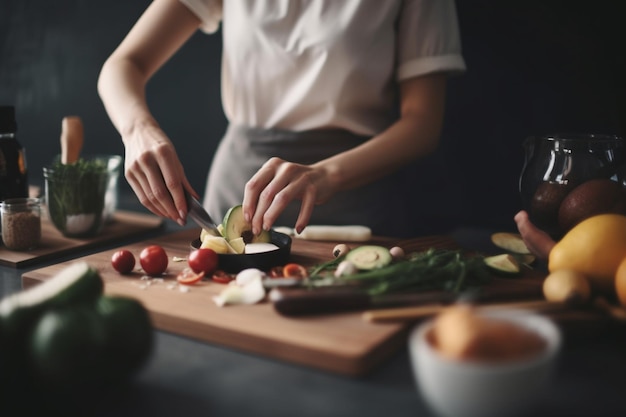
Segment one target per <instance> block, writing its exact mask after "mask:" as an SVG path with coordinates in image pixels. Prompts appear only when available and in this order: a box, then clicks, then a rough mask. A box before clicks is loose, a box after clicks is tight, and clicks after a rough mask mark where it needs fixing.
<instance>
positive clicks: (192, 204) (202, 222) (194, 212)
mask: <svg viewBox="0 0 626 417" xmlns="http://www.w3.org/2000/svg"><path fill="white" fill-rule="evenodd" d="M185 197H186V199H187V209H188V215H189V217H190V218H191V220H193V221H194V222H195V223H196V224H197V225H198V226H200V227H201V228H203V229H205V230H206V231H207V232H209V233H211V234H213V235H215V236H221V235H222V234H221V233H220V231H219V229H218V228H217V225H216V224H215V222H214V221H213V219H211V216H209V213H207V211H206V210H205V209H204V207H202V204H200V202H199V201H198V200H196V199H195V198H194V197H193V196H192V195H191V194H189V192H188V191H187V190H185Z"/></svg>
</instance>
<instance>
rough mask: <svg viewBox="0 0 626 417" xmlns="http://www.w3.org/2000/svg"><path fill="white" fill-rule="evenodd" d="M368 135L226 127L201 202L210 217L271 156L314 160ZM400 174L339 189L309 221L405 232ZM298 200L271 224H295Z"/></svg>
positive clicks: (236, 200) (239, 196)
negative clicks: (349, 188)
mask: <svg viewBox="0 0 626 417" xmlns="http://www.w3.org/2000/svg"><path fill="white" fill-rule="evenodd" d="M368 139H369V138H368V137H364V136H358V135H355V134H352V133H350V132H347V131H345V130H313V131H304V132H292V131H286V130H278V129H269V130H267V129H256V128H247V127H242V126H233V125H230V126H229V127H228V129H227V131H226V134H225V136H224V138H223V139H222V141H221V142H220V145H219V146H218V148H217V151H216V153H215V156H214V158H213V162H212V164H211V170H210V172H209V178H208V181H207V186H206V190H205V194H204V206H205V207H206V208H207V210H208V211H209V214H210V215H211V216H212V217H213V218H214V219H222V218H223V217H224V214H225V213H226V211H227V210H228V209H229V208H230V207H232V206H234V205H237V204H241V203H242V202H243V192H244V187H245V184H246V182H247V181H248V180H249V179H250V178H251V177H252V176H253V175H254V174H255V173H256V172H257V170H258V169H259V168H260V167H261V166H262V165H263V164H264V163H265V162H266V161H267V160H268V159H270V158H271V157H274V156H275V157H279V158H282V159H284V160H287V161H290V162H295V163H300V164H312V163H315V162H317V161H320V160H322V159H325V158H328V157H330V156H332V155H335V154H337V153H340V152H343V151H345V150H348V149H351V148H354V147H355V146H358V145H359V144H361V143H363V142H364V141H366V140H368ZM405 178H406V176H403V175H402V173H401V172H399V173H398V174H395V175H393V176H389V177H386V178H383V179H382V180H379V181H376V182H374V183H371V184H369V185H366V186H363V187H359V188H356V189H353V190H347V191H341V192H339V193H337V194H336V195H335V196H333V197H332V198H331V199H330V200H328V201H327V202H326V203H324V204H321V205H317V206H315V208H314V209H313V214H312V217H311V220H310V222H309V224H324V225H348V224H360V225H365V226H369V227H370V228H371V229H372V232H373V233H374V234H377V235H385V236H399V237H401V236H406V235H407V233H408V232H409V230H411V227H409V223H408V222H409V220H410V216H409V214H410V213H409V205H408V204H407V201H405V200H406V198H407V196H408V194H409V193H410V187H408V184H406V183H405V182H406V179H405ZM299 210H300V201H299V200H298V201H294V202H292V203H291V204H290V205H289V207H288V208H287V209H286V210H285V211H284V212H283V213H282V215H281V216H280V217H279V219H278V221H276V223H275V224H274V226H289V227H293V226H294V225H295V222H296V219H297V217H298V213H299Z"/></svg>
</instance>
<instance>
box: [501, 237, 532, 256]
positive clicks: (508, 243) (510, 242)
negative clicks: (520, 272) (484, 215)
mask: <svg viewBox="0 0 626 417" xmlns="http://www.w3.org/2000/svg"><path fill="white" fill-rule="evenodd" d="M491 242H493V244H494V245H496V246H497V247H499V248H500V249H504V250H506V251H509V252H513V253H519V254H529V253H530V250H529V249H528V247H527V246H526V243H524V240H523V239H522V236H521V235H519V234H516V233H508V232H498V233H494V234H492V235H491Z"/></svg>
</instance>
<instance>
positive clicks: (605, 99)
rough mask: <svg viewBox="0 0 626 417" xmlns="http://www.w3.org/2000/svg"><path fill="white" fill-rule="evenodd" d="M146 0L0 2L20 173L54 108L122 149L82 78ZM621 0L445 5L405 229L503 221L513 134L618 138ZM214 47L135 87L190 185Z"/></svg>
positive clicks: (211, 106)
mask: <svg viewBox="0 0 626 417" xmlns="http://www.w3.org/2000/svg"><path fill="white" fill-rule="evenodd" d="M228 1H232V0H228ZM149 3H150V1H147V0H107V1H104V0H55V1H49V0H0V103H3V104H14V105H16V107H17V117H18V123H19V128H20V130H19V135H20V141H21V142H22V144H23V145H24V146H25V147H26V148H27V152H28V163H29V168H30V171H31V177H32V178H33V182H37V181H41V175H40V172H41V168H42V166H43V165H45V164H46V163H48V162H49V161H50V159H51V158H52V157H53V155H54V154H56V153H58V151H59V141H58V140H59V133H60V127H61V119H62V118H63V116H66V115H70V114H77V115H80V116H81V117H82V118H83V120H84V122H85V129H86V144H85V152H86V153H96V152H98V153H100V152H104V153H120V154H121V153H122V152H123V147H122V145H121V142H120V140H119V136H118V134H117V132H116V131H115V130H114V129H113V126H112V125H111V123H110V122H109V120H108V118H107V116H106V114H105V113H104V109H103V107H102V104H101V102H100V100H99V98H98V96H97V92H96V80H97V76H98V72H99V70H100V66H101V65H102V63H103V62H104V60H105V59H106V57H107V56H108V55H109V54H110V53H111V51H112V50H113V49H114V48H115V46H116V45H117V44H118V43H119V42H120V41H121V39H122V38H123V36H124V35H125V34H126V32H127V31H128V30H129V29H130V27H131V26H132V24H133V23H134V22H135V20H136V19H137V18H138V17H139V15H140V14H141V12H142V11H143V9H144V8H145V7H146V6H147V5H148V4H149ZM622 4H623V2H622V1H621V0H600V1H597V2H593V3H589V2H572V1H565V0H563V1H556V0H552V1H542V0H532V1H523V2H509V1H497V0H491V1H489V0H474V1H470V0H465V1H457V7H458V11H459V19H460V24H461V35H462V37H463V47H464V56H465V59H466V61H467V64H468V72H467V73H466V74H464V75H463V76H460V77H456V78H453V79H451V80H450V84H449V93H448V107H447V117H446V122H445V127H444V132H443V135H442V142H441V146H440V148H439V150H438V151H437V153H436V154H435V155H433V156H432V157H431V158H428V159H427V160H426V161H423V162H422V163H421V164H420V165H419V166H418V168H417V170H416V171H415V172H414V173H413V174H412V175H413V183H414V186H412V187H411V189H409V190H407V192H409V193H411V194H412V195H413V196H415V198H414V200H415V203H414V207H413V210H414V212H415V215H416V216H420V217H421V218H424V221H425V224H428V225H430V226H429V227H425V228H424V229H423V230H418V231H415V233H428V232H431V231H432V232H435V231H441V230H444V229H445V228H447V227H453V226H455V225H459V224H464V225H483V226H485V225H486V226H491V227H511V226H512V220H511V219H512V216H513V214H514V213H515V212H516V211H517V210H518V209H519V207H520V202H519V197H518V193H517V178H518V175H519V172H520V170H521V166H522V161H523V153H522V148H521V141H522V140H523V139H524V138H525V137H526V136H529V135H532V134H543V133H550V132H557V131H561V132H564V131H569V132H573V131H578V132H596V133H614V134H621V135H624V127H625V126H626V122H625V117H626V110H625V108H626V105H625V96H626V85H625V82H624V77H625V74H626V63H625V56H626V47H625V40H626V34H625V33H624V29H623V22H622V18H623V16H624V13H623V11H622V10H621V9H622V8H623V7H622ZM583 6H584V7H583ZM591 7H593V8H591ZM220 54H221V37H220V35H219V33H218V34H216V35H212V36H206V35H203V34H200V33H198V34H196V35H195V36H194V37H193V38H192V40H191V42H190V43H189V44H188V45H186V46H185V47H184V48H183V50H181V51H180V52H179V53H178V54H177V55H176V56H175V57H174V59H173V60H172V61H171V62H169V63H168V64H167V65H166V66H165V67H164V68H163V69H162V70H161V71H160V72H159V73H158V74H157V75H156V77H155V78H154V80H153V81H152V82H151V83H150V85H149V88H148V95H149V102H150V106H151V108H152V110H153V111H154V113H155V114H156V116H157V118H158V120H159V121H160V123H161V124H162V126H163V127H164V129H165V130H166V132H167V133H168V134H169V135H170V136H171V137H172V139H173V140H174V141H175V142H176V144H177V150H178V153H179V156H180V158H181V159H182V161H183V162H184V164H185V168H186V171H187V174H188V176H189V178H190V180H191V181H192V185H193V186H194V187H195V188H196V189H197V190H198V191H199V192H202V191H203V190H204V181H205V178H206V173H207V170H208V168H209V164H210V160H211V156H212V152H213V150H214V148H215V146H216V143H217V141H218V140H219V138H220V137H221V135H222V133H223V131H224V129H225V126H226V122H225V119H224V115H223V112H222V109H221V105H220V90H219V69H220Z"/></svg>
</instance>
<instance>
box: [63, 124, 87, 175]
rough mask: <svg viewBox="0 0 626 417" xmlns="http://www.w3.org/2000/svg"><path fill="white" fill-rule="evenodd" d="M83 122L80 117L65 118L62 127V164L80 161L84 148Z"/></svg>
mask: <svg viewBox="0 0 626 417" xmlns="http://www.w3.org/2000/svg"><path fill="white" fill-rule="evenodd" d="M83 141H84V129H83V122H82V120H81V119H80V117H78V116H67V117H64V118H63V123H62V125H61V163H62V164H73V163H74V162H76V161H78V157H79V155H80V151H81V149H82V147H83Z"/></svg>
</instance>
